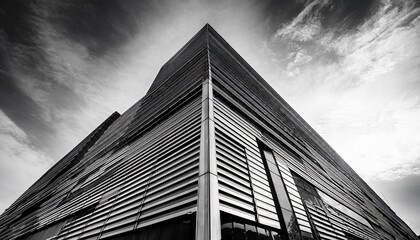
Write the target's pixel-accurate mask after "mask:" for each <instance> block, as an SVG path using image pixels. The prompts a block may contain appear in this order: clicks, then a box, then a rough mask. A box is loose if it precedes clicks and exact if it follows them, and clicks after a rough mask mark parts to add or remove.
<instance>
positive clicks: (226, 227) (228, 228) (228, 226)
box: [222, 223, 233, 240]
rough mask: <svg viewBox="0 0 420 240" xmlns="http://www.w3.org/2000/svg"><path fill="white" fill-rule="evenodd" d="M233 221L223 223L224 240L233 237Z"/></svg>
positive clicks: (229, 239)
mask: <svg viewBox="0 0 420 240" xmlns="http://www.w3.org/2000/svg"><path fill="white" fill-rule="evenodd" d="M232 235H233V233H232V223H223V224H222V240H231V239H232Z"/></svg>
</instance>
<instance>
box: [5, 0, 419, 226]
mask: <svg viewBox="0 0 420 240" xmlns="http://www.w3.org/2000/svg"><path fill="white" fill-rule="evenodd" d="M206 23H209V24H210V25H211V26H212V27H214V28H215V30H216V31H217V32H219V34H221V35H222V36H223V37H224V38H225V40H227V42H228V43H229V44H231V46H232V47H233V48H234V49H235V50H236V51H237V52H238V53H239V54H240V55H241V56H242V57H243V58H244V59H245V60H246V61H247V62H248V63H249V64H250V65H251V66H252V67H253V68H254V69H255V70H256V71H257V72H258V73H259V74H260V75H261V76H262V77H263V78H264V79H265V80H266V81H267V82H268V83H269V84H270V85H271V86H272V87H273V88H274V89H275V90H276V91H277V92H278V93H279V94H280V95H281V96H282V97H283V98H284V99H285V100H286V101H287V102H288V103H289V104H290V105H291V106H292V107H293V108H294V109H295V110H296V111H297V112H298V113H299V114H300V115H301V116H302V117H303V118H304V119H305V120H306V121H307V122H308V123H309V124H310V125H311V126H312V127H313V128H314V129H315V130H316V131H317V132H318V133H319V134H320V135H321V136H322V137H323V138H324V139H325V140H326V141H327V142H328V143H329V144H330V145H331V146H332V147H333V148H334V149H335V150H336V151H337V152H338V153H339V155H340V156H341V157H342V158H343V159H344V160H345V161H346V162H347V163H349V165H350V166H351V167H352V168H353V169H354V170H355V171H356V172H357V173H358V174H359V175H360V176H361V177H362V178H363V179H364V180H365V181H366V182H367V183H368V184H369V185H370V186H371V187H372V188H373V189H374V190H375V191H376V193H377V194H378V195H379V196H380V197H382V198H383V199H384V200H385V201H386V202H387V203H388V205H389V206H390V207H391V208H392V209H393V210H394V211H395V212H396V213H397V215H398V216H399V217H400V218H402V219H403V220H404V221H405V222H406V223H407V224H408V225H409V226H410V227H411V228H412V229H413V230H414V231H415V232H416V234H420V220H419V218H418V216H420V204H419V203H420V1H419V0H417V1H410V0H394V1H391V0H352V1H345V0H335V1H332V0H319V1H317V0H306V1H305V0H272V1H270V0H226V1H221V0H212V1H204V0H182V1H173V0H153V1H152V0H144V1H135V0H125V1H106V0H95V1H94V0H91V1H85V0H72V1H69V0H66V1H54V0H38V1H31V0H30V1H27V0H8V1H1V2H0V212H2V211H3V210H4V209H6V208H7V207H8V206H9V205H10V204H11V203H12V202H13V201H15V200H16V199H17V198H18V197H19V196H20V195H21V194H22V193H23V192H24V191H25V190H26V189H27V188H28V187H29V186H30V185H31V184H33V183H34V182H35V181H36V180H37V179H38V178H39V177H40V176H41V175H42V174H43V173H44V172H46V170H47V169H49V168H50V167H51V166H52V165H53V164H54V163H55V162H57V161H58V160H59V159H61V158H62V157H63V156H64V155H65V154H66V153H67V152H68V151H70V150H71V149H72V148H73V147H74V146H76V144H78V143H79V142H80V141H81V140H82V139H83V138H84V137H85V136H86V135H87V134H89V133H90V132H91V131H92V130H93V129H94V128H96V127H97V126H98V125H99V124H100V123H101V122H102V121H104V120H105V119H106V118H107V117H108V116H109V115H110V114H111V113H113V112H114V111H118V112H120V113H123V112H124V111H125V110H126V109H127V108H128V107H130V106H131V105H132V104H134V103H135V102H136V101H137V100H139V99H140V98H141V97H142V96H144V94H145V93H146V91H147V89H148V88H149V87H150V85H151V83H152V81H153V80H154V78H155V76H156V75H157V73H158V71H159V69H160V67H161V66H162V65H163V64H164V63H165V62H166V61H167V60H169V58H170V57H171V56H172V55H174V54H175V53H176V51H177V50H179V49H180V48H181V47H182V46H183V45H184V44H185V43H186V42H187V41H188V40H189V39H190V38H191V37H192V36H193V35H194V34H195V33H196V32H197V31H199V30H200V29H201V28H202V27H203V26H204V25H205V24H206Z"/></svg>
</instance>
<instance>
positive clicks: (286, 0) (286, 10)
mask: <svg viewBox="0 0 420 240" xmlns="http://www.w3.org/2000/svg"><path fill="white" fill-rule="evenodd" d="M305 5H306V4H305V2H304V1H296V0H280V1H279V0H269V1H267V4H266V7H265V9H264V13H265V14H264V16H265V17H266V24H267V28H268V31H269V32H270V33H275V32H276V31H277V30H278V28H279V27H281V26H282V24H286V23H288V22H290V21H292V20H293V19H294V18H295V17H296V16H297V15H299V13H300V12H301V11H302V10H303V9H304V8H305Z"/></svg>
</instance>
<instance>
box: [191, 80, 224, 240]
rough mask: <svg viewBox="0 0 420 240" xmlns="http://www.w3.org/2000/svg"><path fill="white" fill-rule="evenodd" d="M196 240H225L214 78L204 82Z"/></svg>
mask: <svg viewBox="0 0 420 240" xmlns="http://www.w3.org/2000/svg"><path fill="white" fill-rule="evenodd" d="M197 205H198V208H197V222H196V239H197V240H210V239H211V240H213V239H216V240H218V239H221V228H220V210H219V188H218V179H217V163H216V137H215V129H214V116H213V87H212V81H211V78H210V77H209V79H206V80H205V81H204V82H203V98H202V115H201V141H200V167H199V178H198V203H197Z"/></svg>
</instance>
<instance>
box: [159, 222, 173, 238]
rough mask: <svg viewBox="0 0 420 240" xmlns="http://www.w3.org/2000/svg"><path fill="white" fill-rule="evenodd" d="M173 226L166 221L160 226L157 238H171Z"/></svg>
mask: <svg viewBox="0 0 420 240" xmlns="http://www.w3.org/2000/svg"><path fill="white" fill-rule="evenodd" d="M174 230H175V226H174V223H168V224H166V225H164V226H162V231H161V233H160V237H159V240H172V238H173V236H174Z"/></svg>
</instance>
